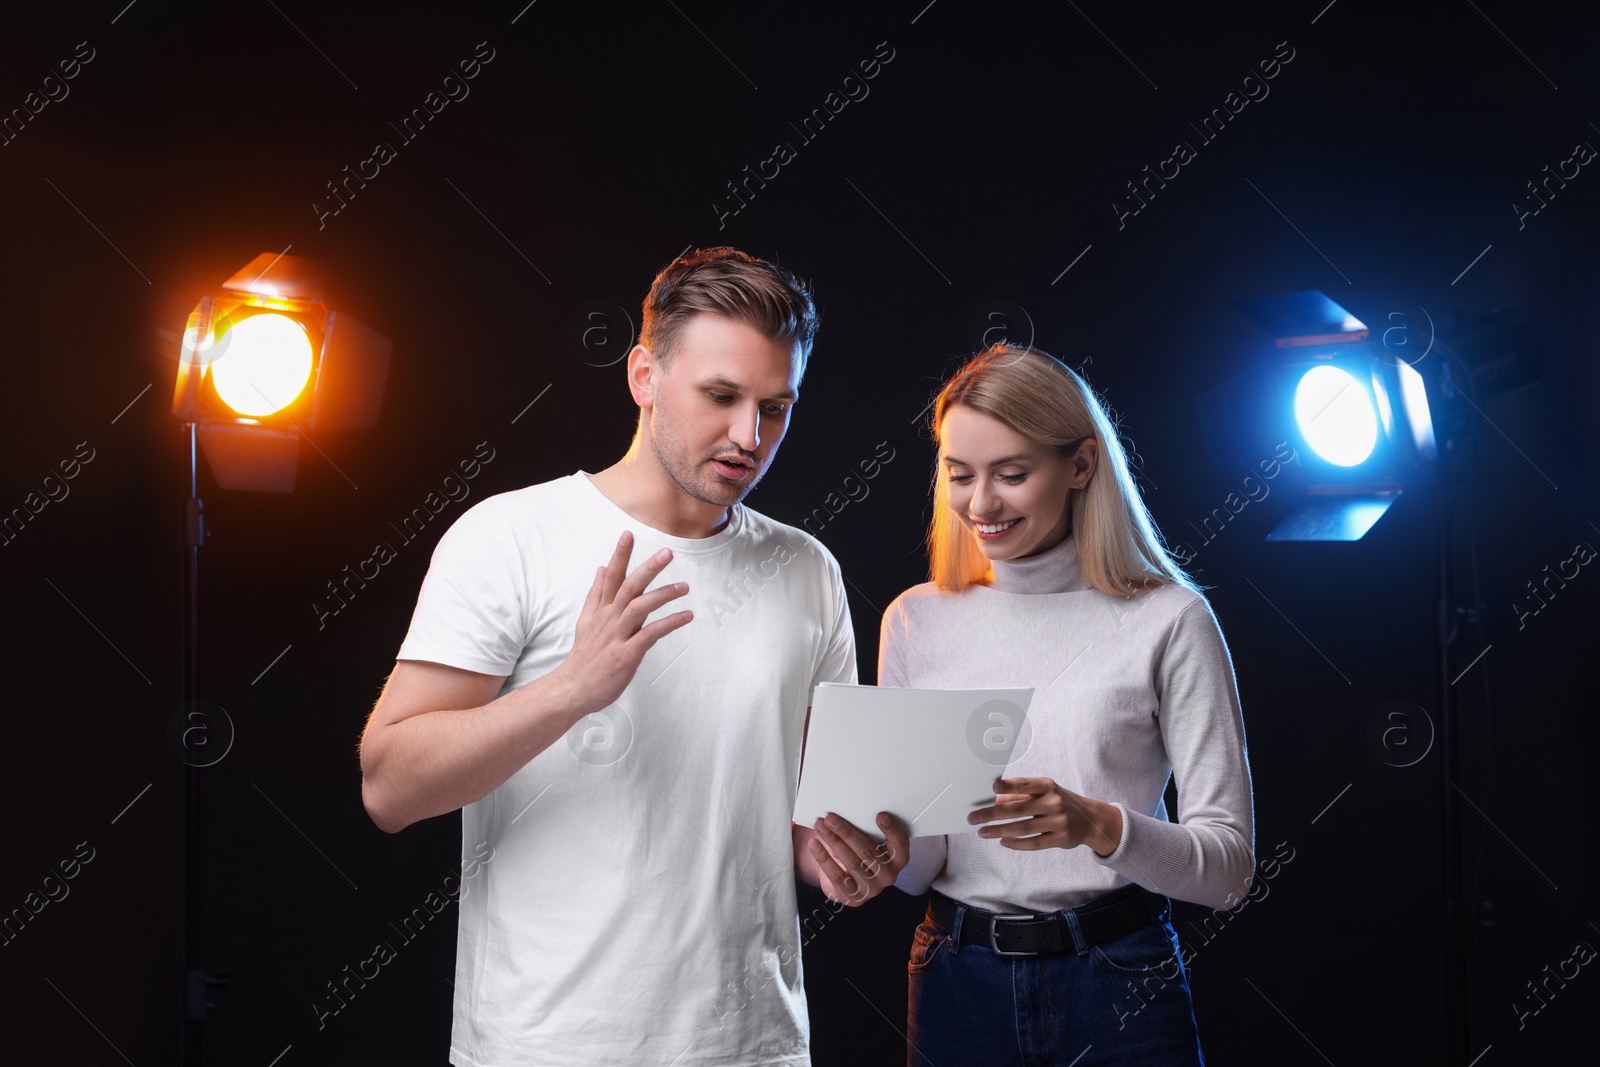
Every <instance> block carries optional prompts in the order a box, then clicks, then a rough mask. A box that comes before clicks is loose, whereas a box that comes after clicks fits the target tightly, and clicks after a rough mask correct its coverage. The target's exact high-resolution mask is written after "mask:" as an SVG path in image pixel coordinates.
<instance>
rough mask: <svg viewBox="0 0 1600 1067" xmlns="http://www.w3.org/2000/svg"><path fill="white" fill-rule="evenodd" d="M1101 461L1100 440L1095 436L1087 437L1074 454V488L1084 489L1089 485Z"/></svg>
mask: <svg viewBox="0 0 1600 1067" xmlns="http://www.w3.org/2000/svg"><path fill="white" fill-rule="evenodd" d="M1099 462H1100V442H1099V441H1096V440H1095V439H1094V438H1093V437H1090V438H1087V439H1085V440H1084V441H1083V443H1081V444H1080V445H1078V451H1077V452H1075V453H1074V454H1073V456H1072V488H1074V489H1082V488H1083V487H1084V486H1086V485H1088V484H1089V479H1090V478H1092V477H1094V469H1095V467H1096V466H1097V465H1098V464H1099Z"/></svg>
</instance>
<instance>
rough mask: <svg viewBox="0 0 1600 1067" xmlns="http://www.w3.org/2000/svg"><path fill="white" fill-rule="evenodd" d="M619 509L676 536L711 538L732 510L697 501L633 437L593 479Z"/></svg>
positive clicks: (650, 525)
mask: <svg viewBox="0 0 1600 1067" xmlns="http://www.w3.org/2000/svg"><path fill="white" fill-rule="evenodd" d="M591 480H592V481H593V482H594V485H595V488H597V489H599V490H600V492H601V493H603V494H604V495H605V497H606V499H608V500H610V501H611V502H612V503H613V504H615V505H617V507H619V508H621V509H622V510H623V511H626V512H627V513H628V514H629V515H631V516H633V517H634V518H635V519H637V520H638V521H640V522H642V523H644V524H645V525H646V526H649V527H651V528H652V529H655V530H659V531H660V532H662V533H664V534H670V535H672V536H673V537H710V536H711V535H713V534H715V533H717V532H719V531H720V530H722V528H723V527H724V526H726V525H727V524H728V514H729V509H728V508H725V507H718V506H716V505H715V504H707V503H706V502H705V501H703V500H696V499H695V498H694V497H692V496H690V495H689V494H688V493H686V492H684V491H683V488H682V487H681V486H679V485H678V483H677V482H676V481H674V480H673V479H672V476H671V475H669V474H668V473H667V472H666V471H665V470H664V469H663V468H662V466H661V464H660V463H659V462H657V461H656V458H655V457H654V456H653V455H649V454H648V453H647V452H646V451H645V450H644V449H643V448H642V447H641V446H640V443H639V439H638V438H634V441H633V444H632V445H631V446H630V447H629V449H628V452H627V454H626V455H624V456H623V457H622V458H621V459H619V460H618V461H617V462H615V463H613V464H612V465H611V466H609V467H607V468H606V469H605V470H602V471H599V472H597V473H596V474H594V475H593V476H592V477H591Z"/></svg>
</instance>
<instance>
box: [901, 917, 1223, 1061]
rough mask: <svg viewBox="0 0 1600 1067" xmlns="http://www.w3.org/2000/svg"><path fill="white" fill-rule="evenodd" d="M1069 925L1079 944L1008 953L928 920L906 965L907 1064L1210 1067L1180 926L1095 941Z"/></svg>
mask: <svg viewBox="0 0 1600 1067" xmlns="http://www.w3.org/2000/svg"><path fill="white" fill-rule="evenodd" d="M967 912H968V909H967V908H966V907H965V906H964V905H963V906H959V907H958V908H957V911H956V919H955V926H956V927H957V930H956V931H954V934H956V935H959V932H960V929H959V928H960V926H961V924H962V920H963V918H965V916H966V915H967ZM1068 925H1069V926H1072V927H1073V929H1072V935H1073V940H1074V944H1073V946H1072V947H1069V948H1067V949H1066V950H1064V951H1062V952H1054V953H1040V954H1038V955H1036V956H1007V955H1001V954H999V953H996V952H995V950H994V949H993V948H991V947H990V946H989V945H986V944H982V943H976V942H975V943H969V944H965V945H963V944H961V943H960V942H959V940H957V937H956V936H952V931H950V930H946V929H944V928H943V927H941V926H939V925H938V924H937V923H935V922H934V921H933V918H932V915H931V913H930V915H929V916H928V917H927V918H925V919H923V921H922V925H920V926H918V927H917V932H916V936H915V938H914V939H913V941H912V943H911V959H910V961H909V962H908V963H907V964H906V971H907V974H908V976H909V985H910V990H909V1002H908V1007H907V1022H908V1023H909V1028H908V1031H907V1037H908V1039H909V1047H908V1048H907V1049H906V1063H907V1067H1069V1065H1070V1067H1096V1065H1101V1064H1105V1065H1110V1064H1116V1065H1126V1064H1135V1065H1137V1064H1151V1065H1157V1064H1159V1065H1160V1067H1172V1065H1174V1064H1184V1065H1203V1064H1204V1062H1205V1061H1204V1060H1203V1059H1202V1058H1201V1054H1200V1035H1199V1030H1198V1028H1197V1027H1196V1025H1195V1019H1194V1003H1193V1001H1192V1000H1191V998H1190V995H1189V978H1188V975H1187V973H1186V972H1185V970H1184V967H1183V961H1182V959H1181V958H1180V956H1179V950H1178V937H1177V934H1175V933H1174V932H1173V930H1172V924H1171V923H1170V922H1165V921H1163V922H1152V923H1150V924H1148V925H1146V926H1142V927H1140V928H1139V929H1137V930H1135V931H1133V932H1132V933H1129V934H1124V935H1122V936H1121V937H1117V938H1113V939H1112V940H1110V941H1106V942H1104V943H1102V944H1098V945H1094V946H1085V945H1084V943H1083V939H1082V937H1081V935H1079V933H1078V931H1077V929H1076V927H1075V923H1073V924H1068Z"/></svg>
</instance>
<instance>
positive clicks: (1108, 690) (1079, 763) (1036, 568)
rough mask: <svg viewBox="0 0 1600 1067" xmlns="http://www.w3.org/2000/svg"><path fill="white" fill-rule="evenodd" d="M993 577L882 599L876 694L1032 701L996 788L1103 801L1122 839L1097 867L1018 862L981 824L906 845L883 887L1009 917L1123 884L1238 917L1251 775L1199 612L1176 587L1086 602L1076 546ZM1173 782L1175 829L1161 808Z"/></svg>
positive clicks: (1063, 860)
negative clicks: (899, 865) (895, 874)
mask: <svg viewBox="0 0 1600 1067" xmlns="http://www.w3.org/2000/svg"><path fill="white" fill-rule="evenodd" d="M993 566H994V581H993V583H992V584H991V585H987V586H985V585H972V586H968V587H967V588H965V589H963V590H961V591H960V592H958V593H945V592H940V591H939V589H938V588H937V587H936V586H934V585H933V584H932V583H924V584H922V585H918V586H914V587H912V588H911V589H908V590H906V591H905V592H904V593H901V594H900V596H898V597H896V598H895V600H894V602H893V603H892V604H890V605H889V610H888V611H887V612H885V613H884V616H883V629H882V637H881V640H880V643H879V646H878V684H879V685H883V686H914V687H919V688H933V689H964V688H987V687H1000V686H1006V687H1009V686H1032V687H1034V694H1033V702H1032V704H1031V705H1030V707H1029V709H1028V717H1027V724H1028V725H1027V726H1026V727H1025V728H1024V730H1023V732H1022V734H1021V736H1020V737H1019V739H1018V743H1017V748H1016V750H1015V753H1014V754H1013V757H1012V762H1011V764H1010V765H1009V766H1008V767H1007V768H1006V769H1005V776H1006V777H1013V778H1016V777H1041V778H1052V779H1054V780H1055V781H1056V783H1057V784H1059V785H1061V786H1064V787H1065V788H1067V789H1070V790H1072V791H1073V792H1075V793H1078V794H1080V795H1082V796H1086V797H1092V798H1094V799H1096V800H1102V801H1105V802H1107V803H1110V804H1115V805H1116V806H1117V807H1118V808H1119V809H1120V810H1121V812H1122V838H1121V840H1120V841H1119V842H1118V844H1117V847H1116V849H1115V850H1114V851H1113V852H1112V853H1111V854H1110V855H1108V856H1105V857H1101V856H1099V855H1097V854H1096V853H1095V852H1094V851H1093V850H1091V849H1090V848H1089V846H1088V845H1087V844H1084V845H1079V846H1077V847H1076V848H1071V849H1063V848H1050V849H1041V850H1039V851H1036V852H1028V851H1017V850H1014V849H1009V848H1006V847H1005V846H1004V845H1002V844H1001V843H1000V842H999V841H998V840H995V839H992V838H983V837H979V836H978V835H977V833H976V832H975V831H976V830H977V827H974V828H973V830H974V832H972V833H962V834H952V835H949V836H948V837H945V836H940V837H919V838H916V839H915V840H914V841H913V842H912V849H911V860H910V863H909V864H908V865H907V866H906V868H905V869H904V870H902V871H901V872H900V876H899V878H898V880H897V881H896V883H895V884H896V885H897V886H899V887H900V888H901V889H904V890H905V891H906V892H908V893H912V894H919V893H922V892H925V891H926V890H927V888H928V886H929V885H930V884H931V885H932V886H933V887H934V888H936V889H938V890H939V891H940V892H941V893H944V894H945V895H946V896H949V897H952V898H954V899H956V900H959V901H961V902H963V903H966V904H970V905H973V906H975V907H979V908H986V909H988V910H991V911H1007V912H1028V913H1040V912H1049V911H1056V910H1059V909H1062V908H1070V907H1074V906H1076V905H1078V904H1082V903H1084V902H1085V901H1087V900H1090V899H1092V898H1094V897H1097V896H1100V895H1102V894H1105V893H1108V892H1110V891H1112V890H1114V889H1117V888H1120V887H1121V886H1125V885H1127V884H1128V883H1129V882H1137V883H1139V884H1140V885H1142V886H1144V887H1145V888H1147V889H1151V890H1154V891H1155V892H1158V893H1164V894H1166V895H1168V896H1171V897H1174V898H1177V899H1179V900H1187V901H1192V902H1194V903H1198V904H1204V905H1207V906H1210V907H1214V908H1226V907H1231V906H1233V905H1234V904H1236V903H1238V901H1239V900H1240V899H1242V898H1243V896H1244V894H1245V891H1246V890H1247V889H1248V888H1249V885H1250V875H1251V873H1252V871H1253V870H1254V867H1255V829H1254V818H1253V816H1254V813H1253V811H1252V807H1251V793H1250V766H1249V762H1248V760H1247V758H1246V754H1245V738H1244V721H1243V719H1242V718H1241V716H1240V713H1239V695H1238V689H1237V686H1236V684H1235V682H1234V675H1233V661H1232V659H1231V658H1230V656H1229V654H1228V647H1227V645H1226V643H1225V642H1224V641H1223V637H1222V630H1221V628H1220V627H1219V626H1218V624H1217V620H1216V616H1215V615H1213V614H1212V612H1211V606H1210V604H1208V603H1207V602H1206V599H1205V598H1204V597H1203V596H1201V595H1199V594H1198V593H1195V592H1192V591H1191V590H1189V589H1186V588H1184V587H1182V586H1179V585H1173V584H1167V585H1162V586H1159V587H1157V588H1154V589H1151V590H1149V591H1147V592H1144V593H1141V594H1139V595H1137V596H1133V597H1128V598H1123V597H1116V596H1111V595H1109V594H1107V593H1102V592H1100V591H1098V590H1096V589H1093V588H1091V587H1090V586H1089V585H1088V584H1086V583H1085V582H1084V580H1083V569H1082V566H1081V564H1080V561H1079V559H1078V544H1077V538H1076V537H1073V536H1068V537H1066V538H1065V539H1064V540H1062V541H1061V542H1060V543H1059V544H1057V545H1056V546H1054V547H1053V548H1050V549H1049V550H1047V551H1045V552H1041V553H1039V554H1038V555H1036V556H1032V557H1030V558H1028V559H1022V560H1016V561H1011V562H1007V561H996V562H995V563H994V565H993ZM1030 735H1031V736H1030ZM1169 775H1172V776H1175V777H1176V779H1177V786H1178V821H1177V822H1172V821H1170V820H1169V819H1168V818H1167V810H1166V803H1165V801H1164V799H1163V794H1164V793H1165V792H1166V787H1167V779H1168V776H1169Z"/></svg>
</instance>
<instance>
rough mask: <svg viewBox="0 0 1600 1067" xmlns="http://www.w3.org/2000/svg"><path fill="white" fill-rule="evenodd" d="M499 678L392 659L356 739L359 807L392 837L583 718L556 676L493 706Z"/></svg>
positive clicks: (467, 795)
mask: <svg viewBox="0 0 1600 1067" xmlns="http://www.w3.org/2000/svg"><path fill="white" fill-rule="evenodd" d="M504 682H505V678H504V677H499V678H497V677H495V676H493V675H489V674H479V673H477V672H476V671H466V670H462V669H460V668H459V667H448V666H446V665H444V664H442V663H429V662H426V661H424V660H400V661H399V662H397V663H396V664H395V668H394V673H392V674H391V675H389V680H388V681H387V682H386V683H385V684H384V687H383V694H382V695H381V696H379V697H378V703H377V705H376V706H375V707H374V708H373V709H372V716H371V718H369V719H368V720H367V727H366V729H365V730H364V731H363V732H362V735H361V802H362V803H363V804H365V805H366V808H367V813H368V814H369V815H371V816H372V821H373V822H375V823H377V825H378V828H379V829H380V830H383V831H385V832H386V833H391V834H392V833H396V832H397V831H400V830H403V829H405V828H406V827H407V826H410V825H411V824H412V823H414V822H418V821H420V820H422V819H426V818H430V817H432V816H434V815H443V814H445V813H446V812H450V811H455V810H456V809H457V808H460V807H463V806H465V805H467V804H471V803H472V802H473V801H475V800H479V799H481V798H483V797H484V796H487V795H488V794H489V793H490V792H492V791H493V790H494V789H495V788H496V787H498V786H499V785H500V784H501V783H502V782H504V781H505V780H506V779H508V778H510V777H511V776H512V775H513V774H515V773H516V772H517V771H518V770H519V769H521V768H522V767H523V765H525V764H526V763H527V762H528V761H529V760H531V759H533V758H534V757H535V756H537V755H538V754H539V753H541V752H543V751H544V750H545V749H546V748H549V747H550V745H551V744H552V743H553V742H554V741H556V740H558V739H560V738H561V737H562V736H563V735H564V734H565V733H566V731H567V730H568V729H570V728H571V726H572V724H573V723H575V722H577V721H578V720H579V719H581V718H583V716H584V715H586V714H588V711H587V710H585V708H584V705H583V704H582V702H580V701H579V700H578V699H577V697H576V695H575V694H574V693H573V692H572V691H571V689H570V688H569V687H568V686H567V685H565V684H564V683H565V679H564V678H563V677H562V676H561V671H560V668H557V669H556V670H555V671H552V672H551V673H549V674H547V675H545V676H544V677H543V678H537V679H535V680H534V681H532V682H529V683H528V684H527V685H525V686H522V687H521V688H519V689H513V690H512V691H511V692H509V693H507V694H506V695H505V696H503V697H500V698H499V699H498V700H496V699H495V694H496V693H498V692H499V691H500V687H501V685H503V684H504Z"/></svg>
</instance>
